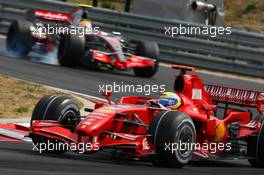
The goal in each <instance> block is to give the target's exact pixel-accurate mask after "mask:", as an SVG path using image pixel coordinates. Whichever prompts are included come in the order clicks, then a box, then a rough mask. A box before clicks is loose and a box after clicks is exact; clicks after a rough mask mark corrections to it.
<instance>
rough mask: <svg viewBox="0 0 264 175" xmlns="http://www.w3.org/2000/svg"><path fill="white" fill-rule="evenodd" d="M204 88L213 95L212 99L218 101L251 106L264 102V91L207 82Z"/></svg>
mask: <svg viewBox="0 0 264 175" xmlns="http://www.w3.org/2000/svg"><path fill="white" fill-rule="evenodd" d="M204 88H205V91H206V92H207V93H208V94H209V95H210V96H211V100H213V101H216V102H223V103H233V104H238V105H243V106H250V107H257V106H258V105H259V104H264V103H263V100H264V98H263V97H264V93H262V92H258V91H252V90H245V89H237V88H230V87H224V86H219V85H209V84H205V85H204Z"/></svg>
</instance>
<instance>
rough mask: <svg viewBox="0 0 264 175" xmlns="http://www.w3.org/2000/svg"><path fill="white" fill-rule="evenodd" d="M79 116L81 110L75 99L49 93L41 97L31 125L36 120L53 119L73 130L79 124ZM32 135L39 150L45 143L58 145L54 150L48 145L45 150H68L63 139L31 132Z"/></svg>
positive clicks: (55, 151)
mask: <svg viewBox="0 0 264 175" xmlns="http://www.w3.org/2000/svg"><path fill="white" fill-rule="evenodd" d="M79 116H80V111H79V108H78V105H77V103H76V102H75V101H73V100H72V99H70V98H68V97H65V96H56V95H49V96H45V97H43V98H42V99H40V101H39V102H38V103H37V105H36V106H35V109H34V110H33V113H32V117H31V126H32V123H33V122H34V121H35V120H53V121H57V122H58V123H59V124H61V125H62V126H65V127H67V128H69V129H71V130H73V129H74V128H75V126H76V125H77V122H78V120H79ZM30 137H31V138H32V141H33V143H34V145H35V146H37V147H38V148H39V150H40V146H41V145H43V144H44V145H46V146H48V145H49V144H53V145H57V146H56V147H55V149H53V150H49V149H48V147H46V149H45V150H44V152H49V153H64V152H67V151H68V150H67V149H65V144H64V143H63V142H62V141H59V140H55V139H50V138H46V137H43V136H41V135H36V134H31V135H30ZM58 145H59V146H58Z"/></svg>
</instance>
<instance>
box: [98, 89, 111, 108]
mask: <svg viewBox="0 0 264 175" xmlns="http://www.w3.org/2000/svg"><path fill="white" fill-rule="evenodd" d="M112 94H113V93H112V91H109V90H106V89H104V90H102V91H101V95H102V96H104V97H105V98H106V100H107V102H108V104H109V105H111V104H112V103H111V100H110V98H111V96H112Z"/></svg>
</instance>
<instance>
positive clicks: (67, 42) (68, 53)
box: [58, 34, 85, 67]
mask: <svg viewBox="0 0 264 175" xmlns="http://www.w3.org/2000/svg"><path fill="white" fill-rule="evenodd" d="M84 49H85V37H82V36H79V35H77V34H76V35H75V34H65V35H61V38H60V44H59V49H58V59H59V63H60V65H62V66H65V67H75V66H77V65H79V63H80V60H81V59H83V57H84V53H85V50H84Z"/></svg>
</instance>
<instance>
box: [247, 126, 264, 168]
mask: <svg viewBox="0 0 264 175" xmlns="http://www.w3.org/2000/svg"><path fill="white" fill-rule="evenodd" d="M248 161H249V163H250V164H251V165H252V166H253V167H256V168H264V122H262V125H261V128H260V132H259V135H258V139H257V144H256V158H255V159H249V160H248Z"/></svg>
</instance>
